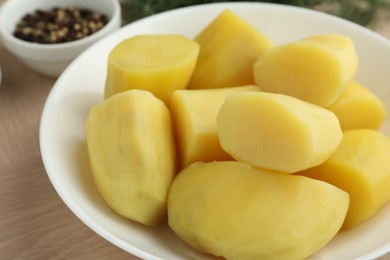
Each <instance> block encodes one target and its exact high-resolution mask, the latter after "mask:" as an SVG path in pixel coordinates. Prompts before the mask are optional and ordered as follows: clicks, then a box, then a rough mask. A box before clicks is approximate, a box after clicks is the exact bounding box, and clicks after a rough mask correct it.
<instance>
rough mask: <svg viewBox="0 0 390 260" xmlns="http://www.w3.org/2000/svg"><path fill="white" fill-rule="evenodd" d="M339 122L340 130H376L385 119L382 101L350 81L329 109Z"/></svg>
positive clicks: (361, 86)
mask: <svg viewBox="0 0 390 260" xmlns="http://www.w3.org/2000/svg"><path fill="white" fill-rule="evenodd" d="M328 109H329V110H330V111H332V112H333V113H335V115H336V116H337V118H338V119H339V121H340V125H341V129H343V130H350V129H359V128H369V129H374V130H378V129H379V128H380V127H381V125H382V124H383V122H384V121H385V118H386V109H385V106H384V105H383V103H382V101H381V100H380V99H379V98H378V97H377V96H376V95H375V94H374V93H372V92H371V91H369V90H368V89H367V88H365V87H364V86H363V85H361V84H359V83H358V82H356V81H352V82H351V84H349V86H348V87H347V89H346V90H345V91H344V93H343V94H342V95H341V97H340V98H339V99H338V100H337V101H336V102H335V103H334V104H333V105H331V106H330V107H328Z"/></svg>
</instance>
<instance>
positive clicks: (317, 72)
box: [253, 34, 358, 107]
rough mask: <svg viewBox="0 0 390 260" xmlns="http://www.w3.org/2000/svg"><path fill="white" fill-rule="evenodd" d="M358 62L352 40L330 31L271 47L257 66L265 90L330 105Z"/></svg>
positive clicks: (349, 80) (325, 105) (353, 73)
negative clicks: (329, 32)
mask: <svg viewBox="0 0 390 260" xmlns="http://www.w3.org/2000/svg"><path fill="white" fill-rule="evenodd" d="M357 65H358V60H357V55H356V52H355V47H354V44H353V42H352V40H351V39H350V38H348V37H346V36H342V35H334V34H326V35H314V36H310V37H307V38H304V39H301V40H298V41H294V42H290V43H286V44H283V45H278V46H274V47H272V48H268V49H267V50H266V51H264V53H263V55H262V56H261V57H260V58H259V59H258V60H257V61H256V63H255V65H254V67H253V70H254V77H255V82H256V84H257V85H258V86H259V87H260V88H261V89H262V90H264V91H269V92H275V93H281V94H286V95H290V96H293V97H296V98H299V99H302V100H304V101H307V102H311V103H313V104H316V105H320V106H324V107H327V106H330V105H332V104H333V103H334V102H335V101H336V100H337V99H338V98H339V97H340V96H341V94H342V93H343V92H344V90H345V89H346V87H347V86H348V84H349V83H350V82H351V80H352V79H353V77H354V75H355V72H356V70H357Z"/></svg>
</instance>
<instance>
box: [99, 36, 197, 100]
mask: <svg viewBox="0 0 390 260" xmlns="http://www.w3.org/2000/svg"><path fill="white" fill-rule="evenodd" d="M198 54H199V44H198V43H196V42H195V41H193V40H190V39H188V38H186V37H184V36H181V35H174V34H173V35H170V34H166V35H137V36H133V37H131V38H129V39H126V40H123V41H122V42H120V43H119V44H118V45H116V46H115V47H114V49H113V50H112V51H111V53H110V55H109V57H108V66H107V79H106V85H105V97H106V98H107V97H110V96H112V95H114V94H116V93H118V92H122V91H125V90H129V89H144V90H148V91H150V92H152V93H153V94H154V95H155V96H156V97H158V98H160V99H161V100H162V101H164V102H165V103H167V102H168V100H169V98H170V96H171V94H172V92H173V91H175V90H176V89H183V88H186V87H187V84H188V81H189V80H190V77H191V75H192V73H193V70H194V67H195V64H196V60H197V58H198Z"/></svg>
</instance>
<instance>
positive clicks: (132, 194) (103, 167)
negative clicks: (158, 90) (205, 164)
mask: <svg viewBox="0 0 390 260" xmlns="http://www.w3.org/2000/svg"><path fill="white" fill-rule="evenodd" d="M86 138H87V147H88V154H89V160H90V165H91V171H92V176H93V178H94V180H95V183H96V186H97V188H98V190H99V192H100V194H101V195H102V197H103V198H104V200H105V201H106V202H107V204H108V205H109V206H110V207H111V208H112V209H113V210H114V211H115V212H117V213H118V214H119V215H121V216H123V217H126V218H128V219H131V220H133V221H136V222H139V223H142V224H144V225H147V226H152V225H155V224H157V223H158V222H160V221H161V220H162V219H163V218H164V217H165V216H166V196H167V192H168V188H169V186H170V184H171V181H172V179H173V178H174V176H175V173H176V154H175V147H174V140H173V133H172V127H171V117H170V114H169V111H168V109H167V107H166V106H165V105H164V103H163V102H162V101H161V100H159V99H157V98H156V97H154V96H153V95H152V94H151V93H150V92H148V91H145V90H128V91H125V92H122V93H119V94H116V95H114V96H112V97H110V98H108V99H106V100H105V101H104V102H103V103H101V104H98V105H96V106H95V107H93V108H92V109H91V111H90V113H89V114H88V117H87V121H86Z"/></svg>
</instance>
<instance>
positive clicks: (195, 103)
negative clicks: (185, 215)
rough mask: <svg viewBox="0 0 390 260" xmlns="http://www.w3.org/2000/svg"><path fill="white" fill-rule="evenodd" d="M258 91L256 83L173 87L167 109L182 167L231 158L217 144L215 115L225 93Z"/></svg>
mask: <svg viewBox="0 0 390 260" xmlns="http://www.w3.org/2000/svg"><path fill="white" fill-rule="evenodd" d="M249 90H252V91H258V90H260V89H259V87H257V86H253V85H252V86H250V85H248V86H240V87H231V88H218V89H191V90H188V89H187V90H184V89H183V90H176V91H175V92H174V93H173V94H172V97H171V102H170V111H171V113H172V119H173V123H174V128H175V135H176V142H177V147H178V149H177V152H178V157H179V161H180V165H181V167H185V166H188V165H189V164H191V163H193V162H197V161H203V162H211V161H223V160H231V159H232V157H231V156H230V155H229V154H228V153H226V152H225V151H224V150H223V149H222V148H221V145H220V144H219V139H218V134H217V122H216V118H217V114H218V111H219V109H220V107H221V105H222V103H223V101H224V100H225V98H226V97H227V96H229V95H230V94H232V93H235V92H238V91H249Z"/></svg>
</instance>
